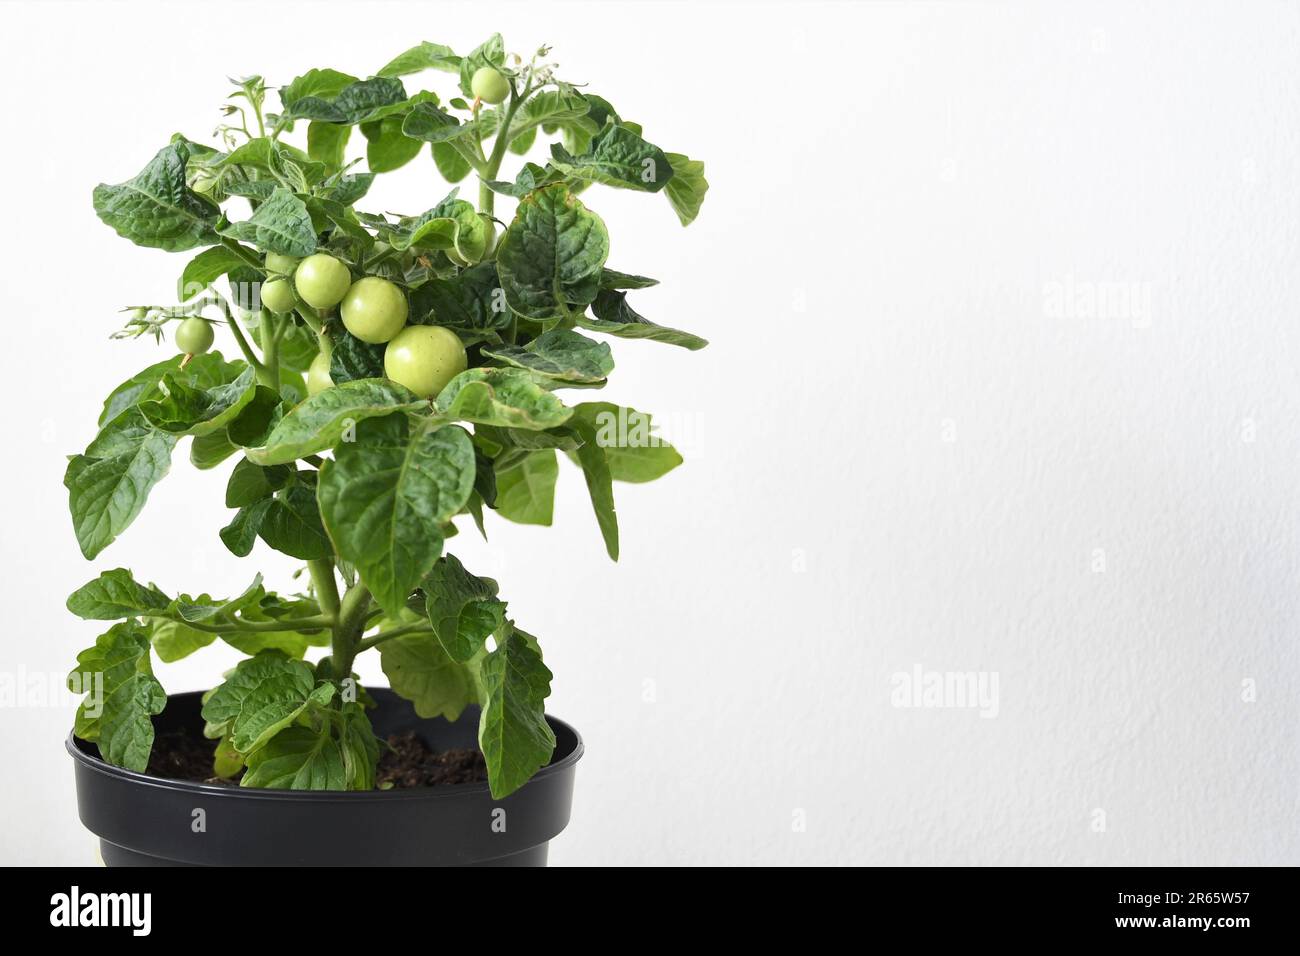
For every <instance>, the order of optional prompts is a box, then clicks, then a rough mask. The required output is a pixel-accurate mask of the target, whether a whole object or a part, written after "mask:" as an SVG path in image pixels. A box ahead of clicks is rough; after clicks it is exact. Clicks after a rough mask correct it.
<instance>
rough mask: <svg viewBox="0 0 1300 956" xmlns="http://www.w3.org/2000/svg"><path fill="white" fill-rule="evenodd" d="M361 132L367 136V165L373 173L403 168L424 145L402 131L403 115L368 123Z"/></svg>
mask: <svg viewBox="0 0 1300 956" xmlns="http://www.w3.org/2000/svg"><path fill="white" fill-rule="evenodd" d="M361 132H362V133H363V134H364V135H365V137H366V165H367V166H369V167H370V171H371V172H372V173H388V172H392V171H393V170H395V169H401V168H402V167H403V166H405V165H406V164H407V163H409V162H410V161H411V160H413V159H414V158H415V157H416V156H418V155H419V153H420V150H421V149H422V148H423V147H424V144H423V143H421V142H420V141H419V140H418V139H412V138H411V137H409V136H407V135H405V134H404V133H403V132H402V117H401V116H386V117H384V118H383V119H382V120H379V121H378V122H377V123H367V124H366V125H364V126H362V127H361Z"/></svg>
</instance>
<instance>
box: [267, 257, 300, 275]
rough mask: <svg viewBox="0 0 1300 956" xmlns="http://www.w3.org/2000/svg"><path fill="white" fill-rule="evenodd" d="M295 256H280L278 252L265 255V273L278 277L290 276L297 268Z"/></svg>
mask: <svg viewBox="0 0 1300 956" xmlns="http://www.w3.org/2000/svg"><path fill="white" fill-rule="evenodd" d="M298 261H299V260H298V257H297V256H282V255H280V253H278V252H268V253H267V254H266V271H267V272H270V273H272V274H273V275H278V276H291V275H293V270H294V269H296V268H298Z"/></svg>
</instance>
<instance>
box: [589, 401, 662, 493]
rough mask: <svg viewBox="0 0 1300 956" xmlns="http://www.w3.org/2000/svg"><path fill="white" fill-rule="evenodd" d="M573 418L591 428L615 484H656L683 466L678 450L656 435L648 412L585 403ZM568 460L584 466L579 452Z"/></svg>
mask: <svg viewBox="0 0 1300 956" xmlns="http://www.w3.org/2000/svg"><path fill="white" fill-rule="evenodd" d="M573 417H574V418H575V419H577V420H580V421H583V422H586V423H587V424H588V425H590V427H591V431H592V432H593V433H594V434H595V436H596V443H597V444H598V445H599V446H600V447H601V448H602V449H603V450H604V452H605V461H606V463H607V464H608V465H609V474H610V477H611V478H612V479H613V480H614V481H626V482H631V483H641V482H646V481H654V480H655V479H656V478H662V477H663V476H664V475H666V474H667V473H668V472H670V471H672V470H673V469H674V468H676V467H677V466H678V465H680V464H681V463H682V456H681V455H679V454H678V453H677V449H675V448H674V447H673V446H672V445H670V444H668V442H666V441H664V440H663V439H662V438H660V437H659V436H658V435H657V434H655V431H654V422H653V420H652V419H651V417H650V415H648V414H646V413H645V412H638V411H637V410H636V409H635V408H625V407H622V406H619V405H614V404H613V403H611V402H583V403H582V404H580V405H575V406H574V409H573ZM569 457H570V458H572V459H573V460H574V461H575V462H578V463H579V464H581V462H580V460H579V457H578V454H577V452H576V451H571V452H570V453H569Z"/></svg>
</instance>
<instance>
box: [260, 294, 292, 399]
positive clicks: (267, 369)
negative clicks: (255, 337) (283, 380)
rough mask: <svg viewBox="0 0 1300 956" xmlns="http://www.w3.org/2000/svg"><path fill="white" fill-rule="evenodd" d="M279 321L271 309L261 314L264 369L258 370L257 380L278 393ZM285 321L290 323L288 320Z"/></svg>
mask: <svg viewBox="0 0 1300 956" xmlns="http://www.w3.org/2000/svg"><path fill="white" fill-rule="evenodd" d="M278 321H279V320H277V319H276V317H275V315H274V313H272V312H271V310H270V309H263V310H262V312H261V319H260V322H261V329H262V367H261V368H259V369H258V370H257V380H258V381H259V382H261V383H262V384H263V385H265V386H267V387H268V388H273V389H275V390H276V391H277V392H278V391H279V390H280V332H281V328H280V326H279V324H278ZM284 321H286V322H287V321H289V320H288V319H287V318H286V319H285V320H284Z"/></svg>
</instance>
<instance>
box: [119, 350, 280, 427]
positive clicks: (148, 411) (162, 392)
mask: <svg viewBox="0 0 1300 956" xmlns="http://www.w3.org/2000/svg"><path fill="white" fill-rule="evenodd" d="M228 368H229V369H230V370H231V371H232V372H238V374H237V375H236V377H235V378H234V379H233V380H231V381H228V382H223V383H221V384H218V385H213V386H211V387H207V388H203V387H195V386H193V385H191V384H190V382H189V381H187V376H185V375H183V374H177V373H173V372H168V373H167V374H165V375H164V376H163V377H162V379H161V380H160V381H159V382H158V392H159V395H158V397H157V398H151V399H148V400H147V401H142V402H140V404H139V405H138V406H137V407H138V408H139V410H140V413H141V414H142V415H143V416H144V417H145V419H146V420H147V421H148V422H149V424H150V425H152V426H153V427H154V428H156V429H158V430H159V431H164V432H168V433H171V434H173V435H207V434H210V433H212V432H214V431H217V430H218V429H222V428H225V427H226V426H227V425H229V424H230V423H231V422H233V421H234V420H235V419H236V418H237V417H238V416H239V414H240V412H242V411H243V410H244V408H245V406H247V405H248V403H249V402H251V401H252V400H253V398H254V397H255V396H256V395H257V388H258V385H257V373H256V372H255V371H254V370H253V368H252V366H249V365H244V364H243V363H242V362H240V363H234V362H232V363H230V365H229V366H228Z"/></svg>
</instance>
